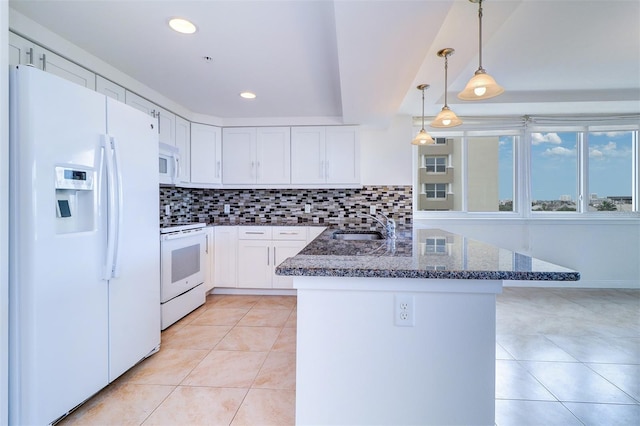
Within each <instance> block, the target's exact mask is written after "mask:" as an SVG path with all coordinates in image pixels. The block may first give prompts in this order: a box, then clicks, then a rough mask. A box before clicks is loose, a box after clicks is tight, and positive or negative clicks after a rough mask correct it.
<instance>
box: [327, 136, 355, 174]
mask: <svg viewBox="0 0 640 426" xmlns="http://www.w3.org/2000/svg"><path fill="white" fill-rule="evenodd" d="M325 144H326V145H325V172H326V182H327V183H340V184H349V183H360V143H359V139H358V129H357V128H356V127H349V126H339V127H338V126H336V127H327V130H326V139H325Z"/></svg>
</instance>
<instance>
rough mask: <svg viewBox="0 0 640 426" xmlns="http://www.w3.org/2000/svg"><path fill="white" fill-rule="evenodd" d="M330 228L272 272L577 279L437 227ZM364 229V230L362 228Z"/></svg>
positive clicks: (576, 274)
mask: <svg viewBox="0 0 640 426" xmlns="http://www.w3.org/2000/svg"><path fill="white" fill-rule="evenodd" d="M335 230H336V229H335V228H329V229H327V230H325V231H324V232H323V233H322V234H320V235H319V236H318V237H317V238H316V239H315V240H313V241H312V242H311V243H310V244H309V245H307V247H305V248H304V249H303V250H302V251H301V252H300V253H299V254H298V255H297V256H295V257H292V258H289V259H287V260H285V261H284V262H283V263H281V264H280V265H279V266H278V267H277V268H276V274H278V275H289V276H316V277H317V276H321V277H376V278H438V279H474V280H478V279H481V280H529V281H577V280H579V279H580V273H579V272H576V271H573V270H571V269H568V268H564V267H562V266H559V265H555V264H552V263H549V262H545V261H543V260H540V259H536V258H532V257H530V256H527V255H524V254H520V253H516V252H514V251H511V250H507V249H502V248H499V247H496V246H492V245H490V244H487V243H483V242H481V241H477V240H473V239H469V238H466V237H464V236H462V235H458V234H454V233H451V232H447V231H443V230H441V229H411V228H399V229H398V231H397V238H396V239H395V240H378V241H343V240H334V239H333V238H332V235H333V233H334V232H335ZM367 230H368V229H367Z"/></svg>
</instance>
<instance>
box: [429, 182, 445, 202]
mask: <svg viewBox="0 0 640 426" xmlns="http://www.w3.org/2000/svg"><path fill="white" fill-rule="evenodd" d="M425 194H426V195H427V199H438V198H440V199H444V198H447V184H446V183H427V184H425Z"/></svg>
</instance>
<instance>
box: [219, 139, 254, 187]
mask: <svg viewBox="0 0 640 426" xmlns="http://www.w3.org/2000/svg"><path fill="white" fill-rule="evenodd" d="M256 169H257V165H256V129H255V127H231V128H226V129H222V176H223V177H222V182H223V183H224V184H240V185H242V184H251V183H255V182H256V175H257V171H256Z"/></svg>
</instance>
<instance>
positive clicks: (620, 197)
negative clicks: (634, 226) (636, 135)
mask: <svg viewBox="0 0 640 426" xmlns="http://www.w3.org/2000/svg"><path fill="white" fill-rule="evenodd" d="M587 143H588V146H589V160H588V162H589V165H588V170H589V204H588V211H610V212H611V211H619V212H630V211H632V207H633V196H632V194H633V132H629V131H626V132H625V131H609V132H590V133H588V135H587Z"/></svg>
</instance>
